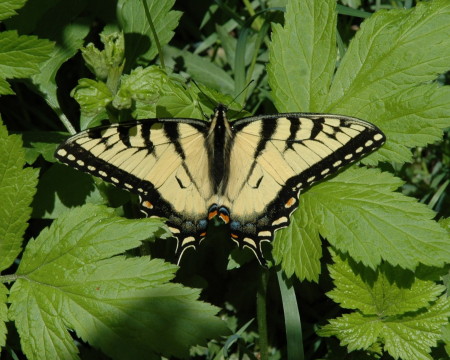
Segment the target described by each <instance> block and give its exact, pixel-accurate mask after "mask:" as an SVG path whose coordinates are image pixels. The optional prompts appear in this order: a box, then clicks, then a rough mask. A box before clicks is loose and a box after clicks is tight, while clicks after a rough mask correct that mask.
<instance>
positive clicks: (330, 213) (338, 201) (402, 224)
mask: <svg viewBox="0 0 450 360" xmlns="http://www.w3.org/2000/svg"><path fill="white" fill-rule="evenodd" d="M401 184H402V182H401V180H399V179H397V178H395V177H393V176H392V175H390V174H388V173H381V172H379V171H377V170H374V169H372V170H369V169H355V168H352V169H348V170H346V171H344V172H342V173H340V174H339V175H338V176H336V177H334V178H333V179H331V180H329V181H325V182H322V183H320V184H319V185H316V186H313V187H312V188H311V189H309V190H308V191H307V192H305V193H304V194H303V195H302V197H301V199H302V201H303V206H302V208H303V209H304V210H303V211H309V212H310V213H312V214H324V222H323V223H318V222H316V223H315V227H316V229H318V231H319V232H320V234H321V235H323V236H324V237H326V238H327V240H328V241H329V242H330V243H331V244H333V245H334V246H336V247H337V248H338V249H339V250H341V251H342V252H345V253H348V254H349V255H350V256H351V257H352V258H354V259H355V260H357V261H361V262H362V263H363V264H365V265H367V266H370V267H372V268H375V267H376V266H377V265H378V264H379V263H380V261H381V259H384V260H386V261H388V262H389V263H391V264H392V265H399V266H401V267H402V268H405V269H415V267H416V266H417V265H418V264H419V263H422V264H425V265H431V266H442V265H443V264H444V263H446V262H447V261H448V259H449V258H450V241H449V237H448V234H447V233H446V232H445V230H444V229H442V227H440V226H439V225H438V224H437V223H436V222H435V221H433V220H431V219H432V218H433V217H434V216H435V213H434V212H433V211H431V210H430V209H429V208H427V207H426V206H425V205H424V204H420V203H418V202H417V201H416V200H415V199H413V198H409V197H406V196H404V195H402V194H400V193H397V192H393V191H394V190H396V189H397V188H398V187H399V186H400V185H401ZM312 221H314V220H312Z"/></svg>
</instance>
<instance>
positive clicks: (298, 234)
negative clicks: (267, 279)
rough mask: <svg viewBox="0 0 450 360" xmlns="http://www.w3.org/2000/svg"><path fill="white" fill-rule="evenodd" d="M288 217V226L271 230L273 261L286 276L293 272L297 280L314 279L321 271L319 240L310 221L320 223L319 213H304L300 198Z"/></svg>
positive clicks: (321, 220) (306, 211) (320, 244)
mask: <svg viewBox="0 0 450 360" xmlns="http://www.w3.org/2000/svg"><path fill="white" fill-rule="evenodd" d="M297 213H298V215H297ZM297 219H298V221H297ZM291 220H292V222H291V225H290V226H289V227H287V228H284V229H282V230H280V231H277V232H276V233H275V234H276V236H275V240H274V242H273V250H272V251H273V256H274V257H275V260H276V264H280V263H281V268H282V269H283V271H284V272H285V273H286V275H287V276H288V277H290V276H292V274H294V273H295V275H296V276H297V277H298V278H299V279H300V280H303V279H307V280H310V281H316V282H317V281H318V280H319V275H320V270H321V265H320V259H321V257H322V241H321V239H320V237H319V233H318V232H317V231H316V230H315V228H314V224H315V223H322V222H323V216H322V215H321V214H320V213H319V214H312V213H310V212H308V209H306V208H304V207H303V203H302V200H301V198H300V207H299V208H298V209H297V210H296V212H295V213H294V214H293V216H292V217H291Z"/></svg>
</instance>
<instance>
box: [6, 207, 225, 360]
mask: <svg viewBox="0 0 450 360" xmlns="http://www.w3.org/2000/svg"><path fill="white" fill-rule="evenodd" d="M158 234H159V235H158ZM160 235H162V236H163V237H169V236H170V235H169V232H168V230H163V231H162V228H161V226H160V222H159V221H158V220H155V219H140V220H127V219H124V218H118V217H114V216H112V210H107V209H106V208H102V207H98V206H92V205H87V206H84V207H82V208H77V209H75V210H73V211H71V212H70V213H67V214H64V215H63V216H61V217H59V218H58V219H57V220H56V221H55V222H54V223H53V225H52V226H51V227H50V228H47V229H44V230H43V231H42V232H41V234H40V235H39V236H38V238H36V239H35V240H31V241H30V242H29V244H28V246H27V248H26V249H25V252H24V254H23V258H22V261H21V263H20V265H19V268H18V270H17V276H18V280H17V281H16V282H15V283H14V285H13V287H12V288H11V296H10V299H9V300H10V302H11V307H10V312H9V315H10V318H11V319H12V320H14V321H15V323H16V326H17V329H18V332H19V334H20V337H21V344H22V349H23V350H24V353H25V354H26V356H27V357H28V358H29V359H37V358H64V359H74V358H77V354H76V352H77V350H76V347H75V345H74V342H73V340H72V337H71V336H70V333H69V329H71V330H73V331H74V332H75V333H76V334H77V335H78V336H79V337H80V338H81V339H83V340H84V341H87V342H89V343H90V344H92V345H93V346H95V347H98V348H100V349H102V351H103V352H104V353H105V354H107V355H109V356H111V357H113V358H117V359H136V358H146V359H159V358H160V355H158V354H164V355H166V356H176V357H183V356H187V355H188V349H189V347H190V346H191V345H194V344H198V343H204V341H205V339H206V338H212V337H217V336H218V335H221V334H224V333H225V332H226V329H225V326H224V323H223V322H222V321H221V320H219V319H218V318H216V317H214V314H215V313H217V308H215V307H213V306H211V305H208V304H205V303H202V302H199V301H197V300H196V299H197V298H198V295H199V291H198V290H194V289H189V288H185V287H183V286H181V285H179V284H173V283H168V281H170V280H171V279H173V277H174V272H175V270H176V269H177V267H176V266H175V265H172V264H168V263H164V262H163V261H162V260H159V259H153V260H150V259H149V258H126V257H123V256H116V255H117V254H119V253H122V252H123V251H125V250H127V249H131V248H133V247H136V246H139V244H140V241H139V240H140V239H145V238H148V237H152V238H154V237H155V236H160ZM37 354H39V356H37Z"/></svg>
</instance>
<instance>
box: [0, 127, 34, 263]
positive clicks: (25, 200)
mask: <svg viewBox="0 0 450 360" xmlns="http://www.w3.org/2000/svg"><path fill="white" fill-rule="evenodd" d="M0 159H2V160H1V161H0V199H2V200H1V203H2V205H1V206H0V254H1V256H0V271H1V270H4V269H7V268H8V267H9V266H10V265H11V264H12V263H13V261H14V260H15V259H16V257H17V256H18V255H19V253H20V251H21V249H22V248H21V246H22V240H23V239H22V237H23V235H24V233H25V230H26V228H27V226H28V223H27V221H28V219H29V218H30V214H31V208H30V203H31V201H32V199H33V195H34V193H35V192H36V185H37V177H38V170H37V169H32V168H25V169H24V166H25V152H24V150H23V148H22V139H21V138H20V136H18V135H8V132H7V130H6V127H5V126H3V124H2V122H1V120H0Z"/></svg>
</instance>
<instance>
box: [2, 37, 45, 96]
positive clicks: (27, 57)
mask: <svg viewBox="0 0 450 360" xmlns="http://www.w3.org/2000/svg"><path fill="white" fill-rule="evenodd" d="M52 49H53V43H52V42H50V41H48V40H40V39H38V38H37V37H36V36H19V35H18V34H17V32H16V31H4V32H2V33H0V77H1V78H2V79H12V78H26V77H28V76H30V75H33V74H36V73H38V72H39V64H40V63H41V62H42V61H45V60H47V59H48V58H49V57H50V55H51V51H52ZM4 85H5V82H3V81H2V83H0V88H1V89H2V90H3V91H2V92H1V93H0V94H4V95H6V94H14V92H13V91H12V90H11V88H10V87H9V86H8V89H7V90H6V92H5V91H4V89H5V86H4Z"/></svg>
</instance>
